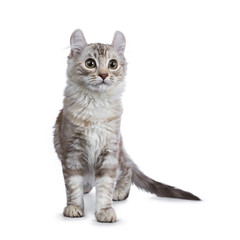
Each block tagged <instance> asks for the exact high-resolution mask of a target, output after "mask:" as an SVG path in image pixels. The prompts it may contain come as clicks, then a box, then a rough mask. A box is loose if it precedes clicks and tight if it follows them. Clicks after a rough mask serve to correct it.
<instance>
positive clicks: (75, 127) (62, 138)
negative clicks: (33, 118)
mask: <svg viewBox="0 0 240 240" xmlns="http://www.w3.org/2000/svg"><path fill="white" fill-rule="evenodd" d="M125 43H126V41H125V37H124V35H123V34H122V33H121V32H116V33H115V35H114V38H113V41H112V44H111V45H108V44H100V43H96V44H87V42H86V40H85V37H84V35H83V33H82V31H81V30H79V29H78V30H76V31H74V32H73V34H72V36H71V39H70V44H71V52H70V54H69V57H68V68H67V77H68V80H67V86H66V89H65V92H64V106H63V109H62V110H61V111H60V114H59V116H58V118H57V121H56V124H55V131H54V145H55V149H56V152H57V154H58V157H59V158H60V160H61V163H62V169H63V175H64V179H65V186H66V193H67V206H66V207H65V209H64V215H65V216H67V217H82V216H83V215H84V202H83V195H84V193H88V192H89V191H91V189H92V187H93V186H95V187H96V210H95V216H96V219H97V220H98V221H99V222H115V221H116V213H115V211H114V209H113V208H112V200H115V201H120V200H124V199H126V198H127V197H128V195H129V191H130V187H131V184H132V183H134V184H135V185H136V186H137V187H139V188H141V189H143V190H146V191H147V192H150V193H153V194H156V195H157V196H160V197H171V198H182V199H190V200H199V198H198V197H196V196H194V195H193V194H191V193H189V192H185V191H182V190H180V189H176V188H174V187H171V186H168V185H165V184H162V183H159V182H157V181H155V180H153V179H151V178H149V177H147V176H146V175H144V174H143V173H142V172H141V171H140V170H139V169H138V167H137V166H136V165H135V164H134V163H133V162H132V160H131V159H130V158H129V156H128V155H127V153H126V151H125V150H124V147H123V142H122V138H121V133H120V123H121V115H122V104H121V95H122V92H123V90H124V86H125V82H124V78H125V75H126V66H127V63H126V60H125V58H124V49H125ZM89 59H90V65H91V66H88V64H87V61H88V60H89ZM111 60H114V61H115V63H117V67H116V68H112V67H111V66H110V61H111Z"/></svg>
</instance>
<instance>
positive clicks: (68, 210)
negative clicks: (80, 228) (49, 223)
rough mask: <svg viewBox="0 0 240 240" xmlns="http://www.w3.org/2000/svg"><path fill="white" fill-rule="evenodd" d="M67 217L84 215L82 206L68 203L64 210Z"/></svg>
mask: <svg viewBox="0 0 240 240" xmlns="http://www.w3.org/2000/svg"><path fill="white" fill-rule="evenodd" d="M63 215H64V216H65V217H72V218H73V217H83V210H82V209H81V208H80V207H77V206H73V205H68V206H66V207H65V208H64V210H63Z"/></svg>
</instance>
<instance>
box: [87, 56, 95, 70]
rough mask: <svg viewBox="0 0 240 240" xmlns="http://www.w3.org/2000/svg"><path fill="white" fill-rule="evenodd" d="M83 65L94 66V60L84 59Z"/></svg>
mask: <svg viewBox="0 0 240 240" xmlns="http://www.w3.org/2000/svg"><path fill="white" fill-rule="evenodd" d="M85 65H86V67H87V68H95V67H96V62H95V61H94V60H93V59H92V58H89V59H87V60H86V62H85Z"/></svg>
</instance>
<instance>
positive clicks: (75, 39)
mask: <svg viewBox="0 0 240 240" xmlns="http://www.w3.org/2000/svg"><path fill="white" fill-rule="evenodd" d="M70 45H71V53H70V56H69V58H71V57H72V56H73V55H75V54H76V53H79V52H81V50H82V49H83V48H84V47H86V45H87V42H86V39H85V37H84V35H83V32H82V30H80V29H76V30H75V31H74V32H73V33H72V35H71V38H70Z"/></svg>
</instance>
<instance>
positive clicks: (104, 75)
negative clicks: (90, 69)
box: [99, 73, 108, 80]
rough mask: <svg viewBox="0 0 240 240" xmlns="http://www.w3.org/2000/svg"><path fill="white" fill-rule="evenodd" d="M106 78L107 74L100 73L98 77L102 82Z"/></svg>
mask: <svg viewBox="0 0 240 240" xmlns="http://www.w3.org/2000/svg"><path fill="white" fill-rule="evenodd" d="M107 76H108V74H107V73H100V74H99V77H101V78H102V80H104V79H105V78H106V77H107Z"/></svg>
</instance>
